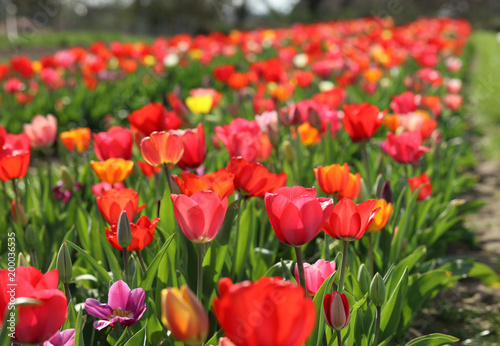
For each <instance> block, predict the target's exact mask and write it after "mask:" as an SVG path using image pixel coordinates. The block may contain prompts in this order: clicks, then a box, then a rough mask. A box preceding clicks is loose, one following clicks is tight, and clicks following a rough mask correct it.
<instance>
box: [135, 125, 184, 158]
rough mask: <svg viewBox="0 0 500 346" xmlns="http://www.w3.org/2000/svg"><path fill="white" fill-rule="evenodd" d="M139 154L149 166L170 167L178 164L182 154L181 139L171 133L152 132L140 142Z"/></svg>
mask: <svg viewBox="0 0 500 346" xmlns="http://www.w3.org/2000/svg"><path fill="white" fill-rule="evenodd" d="M141 153H142V157H143V158H144V160H145V161H146V162H147V163H149V164H150V165H151V166H160V165H163V166H171V165H175V164H176V163H177V162H179V161H180V160H181V158H182V155H183V154H184V145H183V143H182V138H181V136H179V135H178V134H176V133H172V132H165V131H161V132H153V133H151V135H150V136H149V137H145V138H143V139H142V141H141Z"/></svg>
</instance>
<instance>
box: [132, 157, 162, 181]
mask: <svg viewBox="0 0 500 346" xmlns="http://www.w3.org/2000/svg"><path fill="white" fill-rule="evenodd" d="M137 165H138V166H139V168H140V169H141V172H142V174H144V176H145V177H146V178H152V177H153V176H154V175H155V174H158V173H160V172H161V168H160V167H155V166H151V165H150V164H149V163H147V162H144V161H137Z"/></svg>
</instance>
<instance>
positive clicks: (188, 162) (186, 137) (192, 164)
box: [170, 123, 207, 169]
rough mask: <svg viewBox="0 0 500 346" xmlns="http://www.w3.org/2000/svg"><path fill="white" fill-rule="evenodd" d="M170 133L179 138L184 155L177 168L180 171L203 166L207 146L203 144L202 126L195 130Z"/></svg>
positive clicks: (203, 132)
mask: <svg viewBox="0 0 500 346" xmlns="http://www.w3.org/2000/svg"><path fill="white" fill-rule="evenodd" d="M170 132H171V133H174V134H177V135H179V136H180V137H181V140H182V145H183V146H184V153H183V154H182V156H181V159H180V161H179V162H177V166H179V167H180V168H181V169H188V168H189V169H195V168H198V167H199V166H201V165H202V164H203V161H205V156H206V155H207V145H206V143H205V130H204V128H203V124H201V123H200V124H199V125H198V126H197V127H196V128H195V129H187V130H174V131H170Z"/></svg>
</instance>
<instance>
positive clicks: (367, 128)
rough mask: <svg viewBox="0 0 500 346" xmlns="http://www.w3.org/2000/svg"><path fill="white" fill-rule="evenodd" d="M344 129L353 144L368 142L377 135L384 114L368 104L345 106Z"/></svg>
mask: <svg viewBox="0 0 500 346" xmlns="http://www.w3.org/2000/svg"><path fill="white" fill-rule="evenodd" d="M343 109H344V118H343V119H342V122H343V123H344V128H345V130H346V132H347V133H348V134H349V136H350V137H351V139H352V141H353V142H356V143H357V142H361V141H367V140H369V139H370V138H371V137H373V136H374V135H375V133H376V132H377V130H378V129H379V127H380V125H382V120H383V118H384V113H381V112H380V111H379V109H378V107H377V106H372V105H370V104H368V103H363V104H361V105H358V104H352V105H344V108H343Z"/></svg>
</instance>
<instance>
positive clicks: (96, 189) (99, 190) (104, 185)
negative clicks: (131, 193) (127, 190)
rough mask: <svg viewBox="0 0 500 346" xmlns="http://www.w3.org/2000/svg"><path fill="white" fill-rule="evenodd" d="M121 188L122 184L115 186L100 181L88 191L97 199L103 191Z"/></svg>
mask: <svg viewBox="0 0 500 346" xmlns="http://www.w3.org/2000/svg"><path fill="white" fill-rule="evenodd" d="M123 188H124V186H123V183H116V184H113V185H111V184H109V183H106V182H105V181H101V182H100V183H97V184H94V185H92V187H91V188H90V190H91V191H92V193H93V194H94V195H96V197H98V196H100V195H102V193H103V192H104V191H109V190H112V189H115V190H121V189H123Z"/></svg>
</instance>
